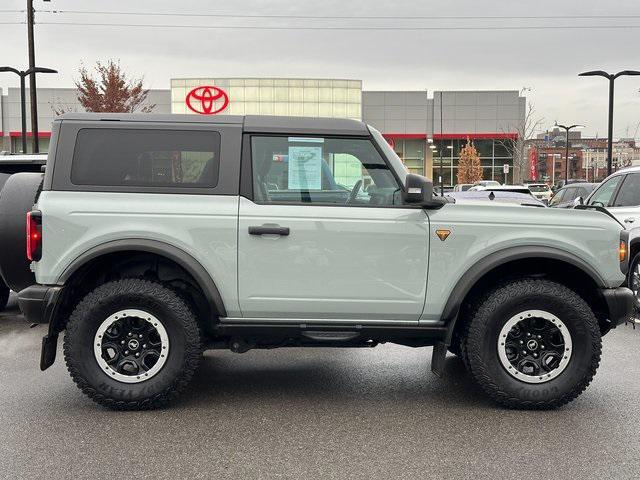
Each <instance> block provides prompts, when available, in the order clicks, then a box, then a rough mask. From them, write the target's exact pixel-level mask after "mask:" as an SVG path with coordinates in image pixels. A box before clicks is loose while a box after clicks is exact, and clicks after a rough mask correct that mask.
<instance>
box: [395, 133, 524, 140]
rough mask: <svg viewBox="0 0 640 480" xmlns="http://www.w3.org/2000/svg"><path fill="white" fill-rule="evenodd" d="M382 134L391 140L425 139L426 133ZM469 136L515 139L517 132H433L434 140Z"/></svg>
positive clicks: (479, 138)
mask: <svg viewBox="0 0 640 480" xmlns="http://www.w3.org/2000/svg"><path fill="white" fill-rule="evenodd" d="M382 136H383V137H384V138H386V139H393V140H402V139H407V140H412V139H417V140H421V139H426V138H427V135H426V134H424V133H383V134H382ZM467 138H469V139H470V140H481V139H492V138H495V139H507V138H510V139H512V140H515V139H517V138H518V134H517V133H511V132H510V133H504V132H500V133H497V132H495V133H491V132H482V133H434V134H433V139H434V140H466V139H467Z"/></svg>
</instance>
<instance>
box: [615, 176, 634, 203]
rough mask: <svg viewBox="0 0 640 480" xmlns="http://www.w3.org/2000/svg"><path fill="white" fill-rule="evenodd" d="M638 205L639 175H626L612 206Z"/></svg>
mask: <svg viewBox="0 0 640 480" xmlns="http://www.w3.org/2000/svg"><path fill="white" fill-rule="evenodd" d="M638 205H640V173H631V174H629V175H627V177H626V178H625V179H624V182H623V183H622V186H621V187H620V191H619V192H618V195H617V196H616V200H615V202H614V204H613V206H614V207H637V206H638Z"/></svg>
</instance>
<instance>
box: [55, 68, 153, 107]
mask: <svg viewBox="0 0 640 480" xmlns="http://www.w3.org/2000/svg"><path fill="white" fill-rule="evenodd" d="M94 70H95V71H96V73H97V78H94V76H93V75H92V74H91V73H90V72H89V70H87V68H85V67H84V66H81V67H80V69H79V73H80V79H79V80H76V81H75V85H76V88H77V89H78V96H77V98H78V102H80V105H82V107H83V108H84V109H85V110H86V111H87V112H115V113H131V112H136V111H140V112H144V113H148V112H151V111H152V110H153V109H154V108H155V105H150V104H145V102H146V100H147V96H148V95H149V90H148V89H145V88H144V87H143V78H142V77H141V78H128V77H127V74H126V73H125V72H124V71H123V70H122V68H121V67H120V62H119V61H115V60H109V61H107V63H106V64H104V63H102V62H96V65H95V67H94ZM67 111H68V109H65V108H63V107H62V108H56V107H54V112H55V113H56V114H62V113H65V112H67Z"/></svg>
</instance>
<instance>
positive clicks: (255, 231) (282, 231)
mask: <svg viewBox="0 0 640 480" xmlns="http://www.w3.org/2000/svg"><path fill="white" fill-rule="evenodd" d="M249 235H281V236H283V237H286V236H287V235H289V227H281V226H280V225H260V226H253V227H249Z"/></svg>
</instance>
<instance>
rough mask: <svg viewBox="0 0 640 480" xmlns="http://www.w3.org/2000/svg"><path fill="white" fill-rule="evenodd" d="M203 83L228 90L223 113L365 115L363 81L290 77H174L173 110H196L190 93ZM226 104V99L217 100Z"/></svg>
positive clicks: (354, 117) (218, 104) (308, 115)
mask: <svg viewBox="0 0 640 480" xmlns="http://www.w3.org/2000/svg"><path fill="white" fill-rule="evenodd" d="M200 86H215V87H218V88H220V89H222V90H223V91H224V92H226V94H227V96H228V99H229V105H228V107H227V108H225V109H224V110H223V111H221V112H220V113H221V114H227V115H284V116H296V117H300V116H305V117H338V118H353V119H355V120H360V119H361V118H362V81H360V80H331V79H288V78H194V79H172V80H171V113H193V112H191V110H189V108H188V107H187V104H186V98H187V95H188V93H189V92H190V91H191V90H192V89H194V88H196V87H200ZM215 106H216V107H222V106H223V100H218V101H216V102H215Z"/></svg>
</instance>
